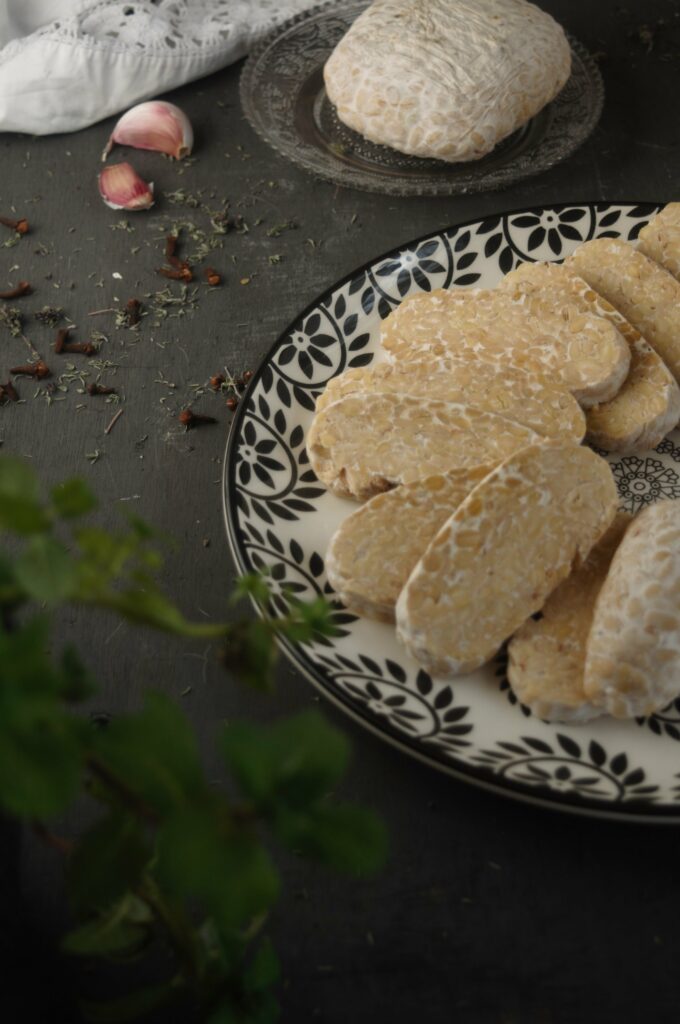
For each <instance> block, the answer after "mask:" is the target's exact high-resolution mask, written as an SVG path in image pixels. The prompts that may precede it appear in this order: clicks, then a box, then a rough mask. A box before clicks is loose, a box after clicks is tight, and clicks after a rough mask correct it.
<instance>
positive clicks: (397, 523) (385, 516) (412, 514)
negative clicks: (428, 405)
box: [326, 468, 487, 622]
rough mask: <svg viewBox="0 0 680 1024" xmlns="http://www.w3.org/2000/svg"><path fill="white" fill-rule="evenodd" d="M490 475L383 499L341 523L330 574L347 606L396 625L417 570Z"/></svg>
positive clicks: (400, 490)
mask: <svg viewBox="0 0 680 1024" xmlns="http://www.w3.org/2000/svg"><path fill="white" fill-rule="evenodd" d="M486 474H487V470H486V468H477V469H458V470H455V469H454V470H451V471H450V472H449V473H443V474H442V475H441V476H430V477H426V478H425V479H424V480H417V481H415V483H412V484H402V485H401V486H400V487H396V488H395V489H394V490H392V491H388V492H387V493H386V494H378V495H376V496H375V498H371V500H370V501H367V502H366V504H365V505H362V506H361V507H360V508H358V509H357V510H356V512H353V513H352V514H351V515H350V516H347V518H346V519H345V520H344V521H343V522H342V523H341V524H340V526H339V528H338V529H337V530H336V532H335V533H334V535H333V537H332V538H331V542H330V545H329V547H328V552H327V554H326V572H327V573H328V580H329V582H330V584H331V586H332V587H333V590H335V592H336V593H337V594H338V596H339V598H340V600H341V601H342V603H343V604H344V605H345V606H346V607H347V608H349V609H350V610H351V611H354V612H356V613H357V614H358V615H366V616H368V617H369V618H372V619H382V620H383V621H385V622H393V621H394V606H395V604H396V603H397V598H398V597H399V594H400V592H401V589H402V587H403V586H404V584H405V583H406V580H407V579H408V577H409V575H410V573H411V570H412V569H413V567H414V565H415V564H416V562H417V561H418V559H419V558H420V556H421V555H422V553H423V552H424V551H425V548H426V547H427V546H428V544H429V543H430V541H431V540H432V538H433V537H434V536H435V534H436V533H437V531H438V530H439V528H440V527H441V526H443V524H444V523H445V522H446V520H447V519H448V518H449V516H450V515H451V513H452V512H453V511H455V509H456V508H457V507H458V506H459V505H460V503H461V502H462V501H464V499H465V498H467V496H468V494H469V493H470V491H472V489H473V488H474V487H476V486H477V484H478V483H480V481H481V480H483V479H484V477H485V476H486Z"/></svg>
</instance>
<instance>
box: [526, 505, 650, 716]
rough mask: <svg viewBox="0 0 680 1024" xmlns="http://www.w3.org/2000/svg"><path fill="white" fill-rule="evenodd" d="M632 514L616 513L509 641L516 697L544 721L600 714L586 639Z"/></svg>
mask: <svg viewBox="0 0 680 1024" xmlns="http://www.w3.org/2000/svg"><path fill="white" fill-rule="evenodd" d="M630 521H631V517H630V516H629V515H627V514H626V513H624V512H619V513H618V515H617V516H616V519H615V520H614V522H613V523H612V525H611V526H610V527H609V529H608V530H607V532H606V533H605V535H604V537H602V539H601V540H600V541H598V543H597V544H596V545H595V547H594V548H592V550H591V551H590V554H589V555H588V557H587V558H586V560H585V562H584V563H583V565H581V566H580V567H579V568H578V569H575V570H574V572H572V573H571V574H570V575H569V576H567V578H566V580H564V581H563V582H562V583H560V585H559V586H558V587H556V589H555V590H553V592H552V594H551V595H550V597H549V598H548V600H547V601H546V603H545V604H544V605H543V608H542V609H541V613H540V617H539V618H536V619H534V618H530V619H528V620H527V621H526V622H525V623H524V625H523V626H520V628H519V629H518V630H517V632H516V633H515V635H514V636H513V638H512V640H511V641H510V643H509V644H508V679H509V680H510V683H511V685H512V688H513V690H514V692H515V696H516V697H517V699H518V700H519V701H520V702H521V703H522V704H524V705H525V706H526V707H528V708H530V709H531V711H533V713H534V714H535V715H537V716H538V717H539V718H542V719H544V720H545V721H548V722H587V721H589V720H590V719H591V718H596V717H597V716H598V715H601V714H602V709H601V708H597V707H595V705H594V704H592V703H591V701H590V700H589V699H588V697H587V696H586V693H585V690H584V678H583V673H584V669H585V662H586V641H587V639H588V634H589V632H590V627H591V625H592V621H593V611H594V608H595V601H596V599H597V595H598V594H599V593H600V590H601V589H602V584H603V583H604V581H605V579H606V576H607V572H608V571H609V566H610V564H611V560H612V558H613V557H614V552H615V551H616V549H617V547H618V546H619V544H620V542H621V538H622V537H623V534H624V532H625V530H626V529H627V527H628V524H629V523H630Z"/></svg>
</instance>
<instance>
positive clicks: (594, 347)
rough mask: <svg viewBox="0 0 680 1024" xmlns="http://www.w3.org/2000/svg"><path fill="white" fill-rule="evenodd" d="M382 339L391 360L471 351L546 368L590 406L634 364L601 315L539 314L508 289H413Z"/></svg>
mask: <svg viewBox="0 0 680 1024" xmlns="http://www.w3.org/2000/svg"><path fill="white" fill-rule="evenodd" d="M381 340H382V344H383V347H384V348H385V350H386V352H387V353H388V357H389V359H390V360H391V361H392V362H401V361H405V360H410V361H413V360H414V359H423V358H430V357H432V356H441V355H443V356H451V355H454V356H456V355H457V356H465V355H468V354H469V355H472V356H476V357H477V358H478V359H484V360H486V361H490V362H492V363H494V364H495V365H496V366H497V367H498V368H500V369H503V368H505V367H519V368H520V369H522V370H527V371H529V372H530V373H534V374H538V375H539V376H543V377H546V376H547V377H548V379H550V380H552V381H553V383H556V384H559V385H561V386H562V387H565V388H566V389H567V390H569V391H571V393H572V394H573V395H574V397H575V398H576V400H577V401H578V402H579V403H580V404H581V405H582V406H584V407H587V406H590V405H594V404H595V403H597V402H603V401H606V400H607V399H609V398H612V397H613V396H614V395H615V394H616V392H617V391H618V390H619V388H620V387H621V384H622V383H623V381H624V380H625V377H626V374H627V373H628V367H629V364H630V352H629V350H628V346H627V345H626V343H625V341H624V340H623V338H622V337H621V335H620V334H619V332H618V331H617V330H616V328H614V327H613V326H612V325H611V324H610V323H607V322H606V321H604V320H602V318H601V317H596V316H590V315H589V314H579V316H578V317H574V318H572V319H569V318H564V317H562V316H560V315H559V314H554V313H552V314H551V313H550V312H549V311H546V314H545V316H544V317H543V318H542V319H541V320H538V319H537V318H536V317H533V316H531V314H530V313H528V312H527V310H526V309H525V308H523V306H522V304H521V303H520V302H513V300H512V297H511V296H509V295H508V294H507V292H504V291H502V290H501V289H494V290H489V289H463V288H454V289H452V290H451V291H446V290H444V289H440V290H438V291H434V292H430V293H428V294H421V295H414V296H412V297H411V298H408V299H406V300H405V301H404V302H402V303H401V305H400V306H398V307H397V308H396V309H395V310H394V312H393V313H391V314H390V315H389V316H388V317H387V318H386V319H385V320H384V321H383V324H382V328H381Z"/></svg>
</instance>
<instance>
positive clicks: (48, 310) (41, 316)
mask: <svg viewBox="0 0 680 1024" xmlns="http://www.w3.org/2000/svg"><path fill="white" fill-rule="evenodd" d="M33 315H34V316H35V318H36V320H39V321H40V323H41V324H45V325H46V326H47V327H56V326H57V324H58V323H60V322H61V321H62V320H63V319H64V317H65V316H66V314H65V313H64V310H63V309H62V308H61V306H43V308H42V309H39V310H38V312H37V313H34V314H33Z"/></svg>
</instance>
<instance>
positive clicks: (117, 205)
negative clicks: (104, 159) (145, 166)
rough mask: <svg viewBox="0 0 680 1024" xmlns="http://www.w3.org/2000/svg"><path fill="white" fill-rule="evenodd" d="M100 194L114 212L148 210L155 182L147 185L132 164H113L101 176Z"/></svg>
mask: <svg viewBox="0 0 680 1024" xmlns="http://www.w3.org/2000/svg"><path fill="white" fill-rule="evenodd" d="M99 194H100V195H101V197H102V199H103V200H104V202H105V203H106V205H107V206H110V207H111V209H112V210H148V209H149V207H150V206H153V202H154V200H153V182H149V184H147V183H146V182H145V181H144V179H143V178H140V176H139V175H138V174H137V171H136V170H135V169H134V167H132V165H131V164H111V166H110V167H105V168H104V170H103V171H102V172H101V174H100V175H99Z"/></svg>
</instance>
